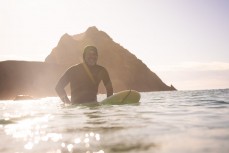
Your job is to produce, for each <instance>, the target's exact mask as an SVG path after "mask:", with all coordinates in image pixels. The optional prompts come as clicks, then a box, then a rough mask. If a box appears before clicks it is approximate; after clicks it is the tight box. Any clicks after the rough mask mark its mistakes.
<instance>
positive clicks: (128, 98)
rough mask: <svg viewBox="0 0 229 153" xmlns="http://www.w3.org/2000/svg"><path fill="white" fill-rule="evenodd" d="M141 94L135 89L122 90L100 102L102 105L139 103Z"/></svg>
mask: <svg viewBox="0 0 229 153" xmlns="http://www.w3.org/2000/svg"><path fill="white" fill-rule="evenodd" d="M140 98H141V95H140V93H139V92H138V91H135V90H124V91H120V92H118V93H116V94H114V95H112V96H110V97H108V98H106V99H104V100H103V101H101V102H99V103H100V104H102V105H122V104H136V103H139V101H140Z"/></svg>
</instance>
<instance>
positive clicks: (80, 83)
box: [58, 63, 113, 103]
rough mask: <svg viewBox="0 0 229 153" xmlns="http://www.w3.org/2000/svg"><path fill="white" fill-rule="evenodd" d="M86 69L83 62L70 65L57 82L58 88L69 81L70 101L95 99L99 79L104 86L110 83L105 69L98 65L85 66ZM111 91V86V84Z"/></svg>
mask: <svg viewBox="0 0 229 153" xmlns="http://www.w3.org/2000/svg"><path fill="white" fill-rule="evenodd" d="M87 68H88V70H89V72H88V70H86V68H85V65H84V63H81V64H78V65H75V66H72V67H70V68H69V69H68V70H67V71H66V72H65V73H64V75H63V76H62V77H61V78H60V80H59V82H58V87H59V88H64V87H65V86H66V85H67V84H68V83H70V88H71V102H72V103H85V102H95V101H97V93H98V87H99V83H100V82H101V80H102V81H103V83H104V85H105V87H106V85H107V84H109V83H111V80H110V77H109V74H108V72H107V70H106V69H105V68H104V67H102V66H100V65H94V66H87ZM108 90H112V91H111V92H112V93H113V88H112V86H111V89H108Z"/></svg>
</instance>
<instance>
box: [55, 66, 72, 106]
mask: <svg viewBox="0 0 229 153" xmlns="http://www.w3.org/2000/svg"><path fill="white" fill-rule="evenodd" d="M69 73H70V72H69V70H67V71H66V72H65V73H64V74H63V76H62V77H61V78H60V80H59V81H58V83H57V85H56V88H55V89H56V92H57V94H58V96H59V97H60V99H61V100H62V101H63V102H70V100H69V99H68V97H67V93H66V91H65V89H64V88H65V87H66V86H67V84H68V83H69V82H70V79H69Z"/></svg>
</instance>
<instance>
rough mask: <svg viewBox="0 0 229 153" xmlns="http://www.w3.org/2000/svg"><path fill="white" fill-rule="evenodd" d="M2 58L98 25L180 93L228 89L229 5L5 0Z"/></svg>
mask: <svg viewBox="0 0 229 153" xmlns="http://www.w3.org/2000/svg"><path fill="white" fill-rule="evenodd" d="M0 22H1V23H0V42H1V43H0V61H3V60H29V61H33V60H36V61H44V59H45V57H46V56H47V55H48V54H49V53H50V52H51V50H52V49H53V48H54V47H55V46H56V45H57V43H58V41H59V39H60V37H61V36H62V35H63V34H65V33H68V34H70V35H74V34H78V33H82V32H85V31H86V30H87V28H88V27H91V26H96V27H97V28H98V29H99V30H102V31H104V32H106V33H107V34H108V35H109V36H110V37H111V38H112V39H113V40H114V41H115V42H117V43H119V44H120V45H121V46H123V47H124V48H126V49H127V50H129V51H130V52H131V53H133V54H135V55H136V56H137V57H138V58H139V59H140V60H142V61H143V62H144V63H145V64H146V65H147V66H148V67H149V68H150V69H151V70H152V71H153V72H155V73H156V74H157V75H158V76H159V77H160V78H161V79H162V81H163V82H165V83H166V84H167V85H170V84H173V85H174V86H175V87H176V88H177V89H179V90H183V89H184V90H189V89H191V90H195V89H213V88H229V28H228V27H229V1H228V0H0Z"/></svg>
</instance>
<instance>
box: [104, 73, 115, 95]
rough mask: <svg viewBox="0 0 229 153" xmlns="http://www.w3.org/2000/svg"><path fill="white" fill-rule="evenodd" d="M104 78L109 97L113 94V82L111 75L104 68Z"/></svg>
mask: <svg viewBox="0 0 229 153" xmlns="http://www.w3.org/2000/svg"><path fill="white" fill-rule="evenodd" d="M102 80H103V84H104V86H105V88H106V91H107V97H109V96H111V95H113V86H112V82H111V79H110V76H109V74H108V72H107V70H106V69H104V72H103V78H102Z"/></svg>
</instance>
